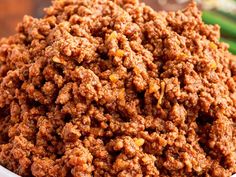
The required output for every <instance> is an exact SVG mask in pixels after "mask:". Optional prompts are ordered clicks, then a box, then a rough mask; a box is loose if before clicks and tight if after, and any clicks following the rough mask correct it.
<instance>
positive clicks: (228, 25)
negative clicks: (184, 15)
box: [202, 11, 236, 38]
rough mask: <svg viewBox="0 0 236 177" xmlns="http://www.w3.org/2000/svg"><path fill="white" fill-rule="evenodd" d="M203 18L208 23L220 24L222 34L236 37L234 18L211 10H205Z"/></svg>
mask: <svg viewBox="0 0 236 177" xmlns="http://www.w3.org/2000/svg"><path fill="white" fill-rule="evenodd" d="M202 18H203V20H204V21H205V22H206V23H208V24H218V25H220V27H221V33H222V34H224V35H227V36H230V37H235V38H236V23H235V22H234V21H233V20H230V19H229V18H227V17H225V16H223V15H220V14H219V13H217V12H210V11H203V14H202Z"/></svg>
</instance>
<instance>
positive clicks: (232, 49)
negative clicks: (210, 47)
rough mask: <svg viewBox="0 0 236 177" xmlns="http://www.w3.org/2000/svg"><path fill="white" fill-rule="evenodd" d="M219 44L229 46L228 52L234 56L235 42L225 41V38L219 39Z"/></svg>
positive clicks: (235, 52)
mask: <svg viewBox="0 0 236 177" xmlns="http://www.w3.org/2000/svg"><path fill="white" fill-rule="evenodd" d="M220 40H221V42H225V43H227V44H229V46H230V47H229V51H230V52H231V53H232V54H236V42H234V41H232V40H230V39H225V38H221V39H220Z"/></svg>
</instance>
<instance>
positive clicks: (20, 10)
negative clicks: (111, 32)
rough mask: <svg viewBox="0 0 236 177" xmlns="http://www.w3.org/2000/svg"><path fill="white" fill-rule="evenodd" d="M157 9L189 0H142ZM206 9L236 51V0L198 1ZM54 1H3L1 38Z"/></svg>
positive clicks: (0, 1)
mask: <svg viewBox="0 0 236 177" xmlns="http://www.w3.org/2000/svg"><path fill="white" fill-rule="evenodd" d="M142 1H144V2H145V3H146V4H148V5H150V6H151V7H153V8H154V9H156V10H167V11H173V10H177V9H181V8H183V7H185V6H186V4H187V3H188V2H189V1H190V0H142ZM196 2H197V3H198V4H199V7H200V8H201V9H202V10H203V20H204V21H205V22H206V23H208V24H219V25H220V26H221V34H222V38H221V40H222V41H224V42H227V43H228V44H229V45H230V51H231V52H232V53H234V54H236V0H196ZM50 4H51V0H0V37H7V36H9V35H11V34H14V33H15V27H16V25H17V23H18V22H20V21H21V20H22V18H23V16H24V15H25V14H27V15H32V16H33V17H42V16H43V8H44V7H47V6H49V5H50Z"/></svg>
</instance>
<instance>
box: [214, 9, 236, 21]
mask: <svg viewBox="0 0 236 177" xmlns="http://www.w3.org/2000/svg"><path fill="white" fill-rule="evenodd" d="M217 12H218V13H219V14H221V15H224V16H226V17H228V18H230V19H231V20H236V13H233V12H226V11H223V10H217Z"/></svg>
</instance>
